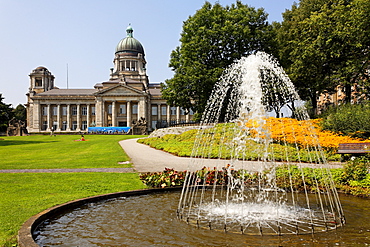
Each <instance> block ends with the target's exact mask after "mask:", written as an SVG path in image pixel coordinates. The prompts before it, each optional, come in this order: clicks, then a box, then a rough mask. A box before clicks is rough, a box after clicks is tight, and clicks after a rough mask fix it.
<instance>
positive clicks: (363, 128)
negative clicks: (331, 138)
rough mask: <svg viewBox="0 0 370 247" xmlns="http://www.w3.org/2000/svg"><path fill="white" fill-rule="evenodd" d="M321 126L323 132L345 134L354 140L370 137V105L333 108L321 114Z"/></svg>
mask: <svg viewBox="0 0 370 247" xmlns="http://www.w3.org/2000/svg"><path fill="white" fill-rule="evenodd" d="M322 117H323V121H322V123H321V126H322V128H323V129H324V130H329V131H333V132H335V133H338V134H342V133H343V134H345V135H348V136H351V137H355V138H363V139H368V138H369V137H370V125H369V122H370V105H369V103H364V104H354V105H351V104H345V105H341V106H338V107H333V108H331V109H329V110H328V111H327V112H325V113H324V114H323V116H322Z"/></svg>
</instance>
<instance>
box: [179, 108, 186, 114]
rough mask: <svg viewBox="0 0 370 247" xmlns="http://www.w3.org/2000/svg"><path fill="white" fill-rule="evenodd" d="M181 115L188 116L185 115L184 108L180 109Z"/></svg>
mask: <svg viewBox="0 0 370 247" xmlns="http://www.w3.org/2000/svg"><path fill="white" fill-rule="evenodd" d="M180 115H186V114H185V110H184V108H182V107H181V108H180Z"/></svg>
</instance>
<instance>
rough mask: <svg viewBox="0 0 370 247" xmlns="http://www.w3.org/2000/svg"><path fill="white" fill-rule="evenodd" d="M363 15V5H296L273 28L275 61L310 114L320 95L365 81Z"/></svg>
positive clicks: (308, 0) (353, 1) (359, 0)
mask: <svg viewBox="0 0 370 247" xmlns="http://www.w3.org/2000/svg"><path fill="white" fill-rule="evenodd" d="M368 14H369V1H367V0H301V1H300V3H299V5H297V4H295V5H293V6H292V9H291V10H287V11H286V12H285V13H284V14H283V19H284V20H283V22H282V23H281V25H275V26H274V30H276V33H277V38H276V39H277V42H278V44H279V56H278V57H279V58H280V61H281V63H282V65H283V66H284V67H285V68H286V70H287V72H288V74H289V75H290V77H291V79H292V81H293V82H294V84H295V86H296V88H297V89H298V91H299V94H300V96H301V97H302V99H304V100H310V101H311V104H312V107H313V111H314V113H316V109H317V98H318V96H319V95H320V94H321V93H323V92H325V91H326V92H333V91H334V90H335V89H336V87H337V86H338V85H349V86H351V85H353V84H354V83H357V82H359V80H360V79H361V80H363V81H366V79H365V78H366V77H367V72H366V69H367V68H368V66H369V61H370V59H369V44H370V43H369V35H368V34H369V33H368V32H369V31H368V29H369V15H368ZM349 91H350V90H349Z"/></svg>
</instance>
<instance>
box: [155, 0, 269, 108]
mask: <svg viewBox="0 0 370 247" xmlns="http://www.w3.org/2000/svg"><path fill="white" fill-rule="evenodd" d="M266 20H267V14H266V13H265V12H264V10H263V9H257V10H256V9H255V8H253V7H249V6H248V5H244V4H242V3H241V1H237V2H236V4H232V5H231V6H226V7H223V6H221V5H220V4H219V3H215V4H214V5H212V4H211V3H209V2H205V4H204V5H203V7H202V8H201V9H199V10H198V11H197V12H196V13H195V14H194V15H193V16H191V17H189V18H188V20H186V21H185V22H184V25H183V31H182V33H181V38H180V42H181V45H180V46H179V47H176V49H175V50H173V51H172V53H171V58H170V63H169V67H170V68H172V70H173V71H174V72H175V74H174V77H173V78H172V79H169V80H166V82H165V84H163V85H162V86H163V90H162V93H163V97H164V98H165V99H166V100H167V101H168V103H169V104H171V105H174V106H181V107H183V108H185V109H192V110H193V111H195V112H198V113H202V112H203V110H204V108H205V105H206V103H207V100H208V97H209V95H210V94H211V92H212V89H213V86H214V84H215V83H216V82H217V80H218V78H219V77H220V76H221V74H222V72H223V70H224V69H225V68H226V67H228V66H229V65H230V64H232V63H233V62H234V61H235V60H236V59H239V58H241V57H242V56H246V55H249V54H252V53H254V52H255V51H267V52H268V51H269V49H270V48H269V47H271V44H270V43H269V37H270V36H271V28H270V26H269V25H268V23H267V21H266Z"/></svg>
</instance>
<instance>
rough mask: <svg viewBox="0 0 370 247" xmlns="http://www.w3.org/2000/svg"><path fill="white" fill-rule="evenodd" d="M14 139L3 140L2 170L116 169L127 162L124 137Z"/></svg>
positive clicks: (72, 136) (25, 137) (31, 137)
mask: <svg viewBox="0 0 370 247" xmlns="http://www.w3.org/2000/svg"><path fill="white" fill-rule="evenodd" d="M79 138H80V137H79V136H76V135H60V136H56V137H51V136H14V137H3V138H2V139H4V140H0V157H1V158H0V169H51V168H101V167H104V168H117V167H127V165H126V166H124V165H120V164H118V162H122V161H126V160H128V157H127V155H126V154H125V153H124V152H122V148H121V147H120V145H119V144H118V141H120V140H123V139H127V138H132V136H122V135H90V136H86V139H87V140H88V141H74V140H76V139H79Z"/></svg>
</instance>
